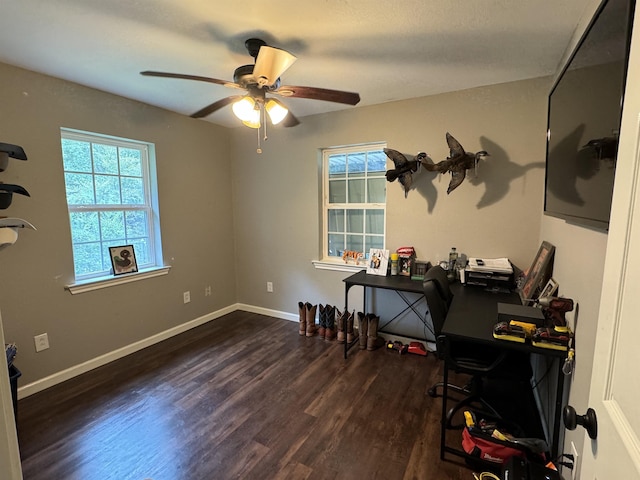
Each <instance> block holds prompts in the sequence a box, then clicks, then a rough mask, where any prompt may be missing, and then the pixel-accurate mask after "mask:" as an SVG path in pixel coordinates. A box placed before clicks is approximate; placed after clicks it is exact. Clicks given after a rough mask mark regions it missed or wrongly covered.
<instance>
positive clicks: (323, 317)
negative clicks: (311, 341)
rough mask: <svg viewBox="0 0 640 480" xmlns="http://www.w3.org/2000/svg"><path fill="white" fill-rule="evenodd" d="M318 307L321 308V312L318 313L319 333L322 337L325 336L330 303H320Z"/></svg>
mask: <svg viewBox="0 0 640 480" xmlns="http://www.w3.org/2000/svg"><path fill="white" fill-rule="evenodd" d="M318 308H319V309H320V314H319V315H318V335H319V336H320V338H324V334H325V326H326V324H327V319H326V318H327V313H328V309H329V305H325V306H322V304H320V305H318Z"/></svg>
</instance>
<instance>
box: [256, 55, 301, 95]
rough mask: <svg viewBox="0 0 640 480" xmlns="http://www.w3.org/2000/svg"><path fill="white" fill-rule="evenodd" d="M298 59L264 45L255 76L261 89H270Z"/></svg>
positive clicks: (258, 57)
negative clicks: (264, 87)
mask: <svg viewBox="0 0 640 480" xmlns="http://www.w3.org/2000/svg"><path fill="white" fill-rule="evenodd" d="M296 59H297V57H296V56H295V55H292V54H291V53H289V52H287V51H286V50H282V49H280V48H275V47H269V46H268V45H264V46H262V47H260V51H259V52H258V56H257V57H256V64H255V66H254V67H253V76H254V78H255V80H256V82H258V85H260V86H261V87H263V86H265V85H266V86H268V87H270V86H271V85H273V84H274V83H276V81H277V80H278V78H280V75H282V74H283V73H284V72H285V71H286V70H287V69H288V68H289V67H290V66H291V65H293V62H295V61H296Z"/></svg>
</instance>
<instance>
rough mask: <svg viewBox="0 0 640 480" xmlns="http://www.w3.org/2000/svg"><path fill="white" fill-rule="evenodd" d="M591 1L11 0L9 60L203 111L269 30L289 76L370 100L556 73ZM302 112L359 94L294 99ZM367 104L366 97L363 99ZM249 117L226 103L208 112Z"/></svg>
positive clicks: (231, 122)
mask: <svg viewBox="0 0 640 480" xmlns="http://www.w3.org/2000/svg"><path fill="white" fill-rule="evenodd" d="M587 3H588V1H587V0H563V1H558V0H517V1H514V0H403V1H396V2H392V1H368V0H315V1H313V2H312V1H301V0H271V1H267V2H264V1H263V2H258V1H254V0H244V1H242V2H235V1H224V2H223V1H218V0H0V12H1V15H0V62H3V63H8V64H11V65H15V66H18V67H22V68H26V69H28V70H33V71H36V72H40V73H44V74H47V75H51V76H54V77H59V78H62V79H65V80H69V81H72V82H76V83H79V84H82V85H87V86H89V87H93V88H97V89H100V90H104V91H107V92H111V93H115V94H117V95H121V96H124V97H128V98H132V99H136V100H139V101H142V102H145V103H148V104H151V105H156V106H159V107H163V108H166V109H168V110H172V111H176V112H179V113H183V114H186V115H190V114H192V113H194V112H195V111H197V110H199V109H200V108H202V107H204V106H206V105H208V104H210V103H212V102H214V101H216V100H218V99H221V98H223V97H226V96H229V95H232V94H236V93H237V90H233V89H229V88H227V87H224V86H221V85H214V84H207V83H201V82H194V81H188V80H176V79H165V78H152V77H143V76H141V75H140V74H139V72H140V71H142V70H159V71H165V72H179V73H188V74H193V75H201V76H210V77H215V78H219V79H222V80H232V79H233V71H234V70H235V68H236V67H238V66H240V65H244V64H248V63H253V59H252V58H251V57H250V56H249V55H248V53H247V51H246V49H245V46H244V41H245V40H246V39H247V38H250V37H259V38H262V39H264V40H266V41H267V43H268V44H269V45H272V46H275V47H279V48H283V49H285V50H288V51H290V52H291V53H293V54H294V55H296V56H297V57H298V60H297V61H296V62H295V63H294V64H293V66H291V67H290V68H289V70H287V71H286V72H285V74H284V75H283V84H287V85H302V86H313V87H321V88H329V89H337V90H347V91H355V92H359V93H360V97H361V99H362V100H361V102H360V103H359V106H363V105H373V104H379V103H384V102H389V101H394V100H400V99H406V98H412V97H421V96H425V95H433V94H437V93H442V92H447V91H454V90H461V89H465V88H472V87H476V86H481V85H489V84H495V83H502V82H508V81H514V80H520V79H524V78H532V77H539V76H543V75H550V74H553V73H554V72H555V71H556V69H557V67H558V63H559V62H560V60H561V58H562V55H563V53H564V52H565V49H566V47H567V45H568V43H569V41H570V39H571V36H572V34H573V31H574V29H575V27H576V25H577V24H578V22H579V20H580V18H581V16H582V15H583V14H584V10H585V7H586V5H587ZM284 102H285V103H286V104H287V105H288V106H289V107H290V108H291V110H292V111H293V113H294V114H295V115H296V116H297V117H298V118H300V119H302V121H304V120H303V117H304V116H306V115H311V114H315V113H322V112H328V111H333V110H338V109H344V108H354V107H350V106H345V105H340V104H333V103H328V102H324V101H317V100H307V99H292V98H290V99H285V100H284ZM356 108H357V107H356ZM205 120H207V121H211V122H213V123H217V124H220V125H226V126H236V125H238V124H239V122H238V120H237V119H235V117H233V115H232V114H231V108H230V107H225V108H224V109H223V110H221V111H219V112H216V113H214V114H212V115H210V116H208V117H206V118H205Z"/></svg>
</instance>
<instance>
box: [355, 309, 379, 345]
mask: <svg viewBox="0 0 640 480" xmlns="http://www.w3.org/2000/svg"><path fill="white" fill-rule="evenodd" d="M367 317H368V318H369V328H368V330H367V350H377V349H378V348H380V347H381V346H382V345H384V338H382V337H378V324H379V323H380V317H378V316H377V315H375V314H373V313H369V314H368V315H367ZM360 345H362V340H360ZM361 348H362V347H361Z"/></svg>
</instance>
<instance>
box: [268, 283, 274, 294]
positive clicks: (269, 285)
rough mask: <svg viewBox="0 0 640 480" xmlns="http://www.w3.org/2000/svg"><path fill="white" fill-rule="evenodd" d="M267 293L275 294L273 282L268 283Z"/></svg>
mask: <svg viewBox="0 0 640 480" xmlns="http://www.w3.org/2000/svg"><path fill="white" fill-rule="evenodd" d="M267 292H270V293H273V282H267Z"/></svg>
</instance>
